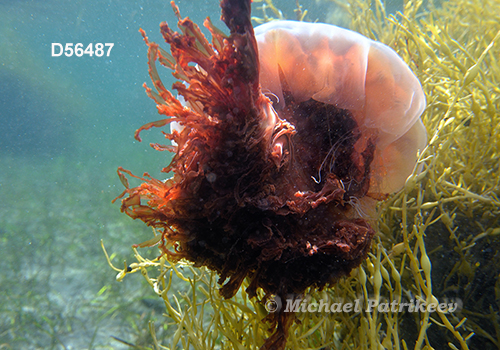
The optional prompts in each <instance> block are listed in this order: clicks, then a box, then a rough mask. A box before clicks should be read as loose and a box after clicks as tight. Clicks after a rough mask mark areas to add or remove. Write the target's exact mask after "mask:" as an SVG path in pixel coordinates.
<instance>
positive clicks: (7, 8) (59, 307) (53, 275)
mask: <svg viewBox="0 0 500 350" xmlns="http://www.w3.org/2000/svg"><path fill="white" fill-rule="evenodd" d="M275 3H276V5H277V6H278V7H280V8H281V9H283V10H284V11H285V15H286V16H287V17H288V18H294V13H293V8H295V1H285V0H281V1H275ZM177 4H178V5H179V7H180V9H181V14H182V15H183V16H189V17H190V18H192V19H193V20H194V21H195V22H196V23H199V24H201V23H202V22H203V19H204V18H205V17H206V16H210V17H211V18H212V19H213V20H214V23H216V25H217V26H219V27H221V28H222V27H223V25H222V24H221V23H220V22H219V21H218V18H219V7H218V0H196V1H188V0H184V1H177ZM290 4H292V5H290ZM301 4H302V5H304V7H305V8H308V9H309V10H310V13H309V14H308V16H309V18H308V19H309V20H316V19H318V20H319V21H326V16H327V11H325V9H326V8H327V6H328V5H326V4H323V3H321V4H316V2H315V1H309V2H306V1H302V2H301ZM254 5H256V4H254ZM396 7H397V6H394V9H395V8H396ZM287 11H288V12H287ZM161 21H167V22H169V23H170V24H171V25H172V26H173V27H174V26H175V23H176V19H175V16H174V15H173V12H172V10H171V7H170V4H169V3H168V2H167V1H120V2H118V1H111V0H109V1H71V2H68V1H16V2H11V1H1V2H0V60H1V62H0V63H1V65H0V125H1V126H0V196H1V201H0V295H1V296H2V297H1V298H0V299H1V300H0V348H2V346H5V347H6V348H12V349H50V348H54V349H111V348H113V349H120V348H128V346H127V345H125V344H123V343H121V342H119V341H117V340H116V339H115V338H113V337H116V338H119V339H122V340H125V341H128V342H131V343H134V344H137V345H141V342H145V343H147V341H148V339H149V338H148V337H149V334H148V330H147V321H148V320H149V319H150V318H154V317H155V314H156V315H158V314H159V313H161V304H159V306H160V307H159V308H156V306H157V304H156V303H157V300H156V299H155V297H154V296H153V293H152V291H151V290H150V289H149V288H146V287H144V286H143V287H142V288H141V283H142V278H141V277H140V276H134V277H132V278H129V279H127V280H125V281H124V282H122V283H117V282H115V281H114V276H115V272H114V271H112V270H111V269H110V268H109V267H108V265H107V263H106V260H105V258H104V255H103V253H102V251H101V248H100V240H101V239H103V240H104V242H105V244H106V247H107V249H108V251H109V252H115V253H116V254H117V257H116V258H115V260H114V262H115V264H117V265H120V264H121V261H123V260H124V259H129V260H130V259H131V253H132V252H131V250H130V248H129V247H130V245H132V244H133V243H137V242H140V241H143V240H145V239H146V238H148V237H149V236H150V230H149V229H148V228H146V227H144V226H143V225H141V224H140V223H137V222H133V221H132V220H130V218H128V217H126V216H125V215H123V214H120V213H119V205H118V204H114V205H113V204H111V200H112V199H113V198H115V197H116V196H117V195H119V194H120V193H121V191H122V189H123V188H122V185H121V183H120V181H119V179H118V177H117V176H116V169H117V167H118V166H124V167H125V168H127V169H130V170H131V171H132V172H134V173H138V174H140V173H141V172H142V171H144V170H148V171H149V172H150V173H151V174H152V175H156V176H158V175H159V172H160V169H161V168H162V167H163V166H165V165H167V162H168V155H166V154H162V153H158V152H156V151H154V150H152V149H151V148H150V147H149V145H148V144H149V142H161V141H162V138H161V135H160V134H159V133H158V132H144V133H143V135H142V136H143V139H144V142H143V143H142V144H139V143H138V142H137V141H135V140H134V138H133V133H134V130H135V129H137V128H138V127H140V126H141V125H143V124H144V123H147V122H150V121H153V120H156V119H159V118H158V115H157V113H156V108H155V106H154V103H153V101H151V100H150V99H149V98H147V96H146V94H145V92H144V88H143V87H142V84H143V83H144V82H149V77H148V70H147V64H146V61H147V58H146V51H147V47H146V45H145V44H144V42H143V40H142V37H141V35H140V34H139V33H138V29H139V28H143V29H144V30H145V31H146V32H147V34H148V36H149V37H150V39H152V40H154V41H157V42H162V40H161V37H160V34H159V27H158V25H159V23H160V22H161ZM52 43H62V44H63V45H64V44H66V43H73V44H76V43H82V44H84V47H86V46H87V45H88V44H89V43H93V44H95V43H113V44H114V46H113V48H112V50H111V52H110V55H109V57H106V55H104V56H103V57H96V56H95V55H94V56H93V57H89V56H88V55H83V56H82V57H76V56H75V55H73V56H72V57H66V56H64V55H63V56H60V57H52V56H51V45H52ZM167 74H168V73H165V74H164V75H165V79H166V80H165V82H166V85H167V86H168V85H169V84H171V83H172V82H173V80H172V79H170V78H169V77H168V76H167ZM158 310H159V311H158ZM156 317H159V316H156Z"/></svg>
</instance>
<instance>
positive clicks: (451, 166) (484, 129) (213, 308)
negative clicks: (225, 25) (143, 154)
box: [110, 1, 500, 349]
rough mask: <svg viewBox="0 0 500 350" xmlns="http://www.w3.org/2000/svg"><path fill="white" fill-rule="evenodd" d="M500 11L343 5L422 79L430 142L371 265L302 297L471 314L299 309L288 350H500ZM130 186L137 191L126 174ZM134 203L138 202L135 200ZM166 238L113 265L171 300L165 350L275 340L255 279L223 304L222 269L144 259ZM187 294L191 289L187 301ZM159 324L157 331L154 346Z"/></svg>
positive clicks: (489, 4)
mask: <svg viewBox="0 0 500 350" xmlns="http://www.w3.org/2000/svg"><path fill="white" fill-rule="evenodd" d="M267 3H271V2H270V1H268V2H267ZM499 8H500V4H499V2H498V1H486V2H483V1H468V2H455V1H454V2H444V3H442V4H440V5H439V6H436V5H434V4H433V3H432V2H428V3H426V4H425V7H424V6H423V3H422V1H416V2H407V3H406V4H405V8H404V11H403V12H402V13H400V14H397V15H395V16H394V15H390V16H387V15H386V13H385V9H384V6H383V5H382V3H380V2H375V3H373V4H372V3H371V2H361V1H350V2H349V3H348V4H347V5H344V10H345V11H346V12H347V13H349V14H350V15H351V18H352V24H351V28H352V29H354V30H356V31H358V32H360V33H362V34H364V35H366V36H368V37H369V38H371V39H373V40H377V41H380V42H382V43H385V44H387V45H389V46H390V47H392V48H393V49H394V50H395V51H396V52H397V53H398V54H399V55H400V56H401V57H402V58H403V59H404V61H405V62H406V63H407V64H408V65H409V66H410V68H411V70H412V71H413V72H414V73H415V74H416V75H417V77H418V79H419V80H420V82H421V84H422V87H423V90H424V92H425V94H426V96H427V102H428V106H427V108H426V110H425V111H424V114H423V115H422V120H423V123H424V125H425V127H426V129H427V133H428V135H429V142H428V145H427V147H426V148H425V149H424V150H423V151H422V152H421V153H420V154H419V157H418V161H417V163H418V164H417V166H416V167H415V168H414V170H413V173H412V174H411V175H410V176H409V177H408V178H407V180H406V182H405V184H404V188H403V190H402V191H400V192H399V193H397V194H395V195H392V196H390V197H389V198H388V199H387V200H385V201H384V202H382V203H381V204H380V205H379V207H378V213H379V219H378V223H377V224H378V230H377V232H376V234H375V237H374V239H373V243H372V245H371V251H370V252H369V253H368V255H367V258H366V259H365V260H364V261H363V263H362V264H361V266H359V267H358V268H357V269H355V270H353V272H352V273H351V275H350V276H347V277H344V278H340V279H339V280H338V281H337V283H336V284H335V285H334V286H331V287H328V288H325V289H322V290H321V291H317V290H316V288H311V289H310V290H306V291H305V293H304V295H305V296H306V298H309V299H308V300H310V301H311V300H312V301H314V300H316V301H318V300H331V301H344V302H345V301H349V300H355V299H361V300H363V301H364V303H366V302H367V301H368V300H376V301H384V300H389V301H393V300H397V301H404V300H407V301H408V300H415V301H417V300H418V301H420V302H426V303H427V304H431V303H435V302H439V301H442V300H445V299H450V300H460V301H461V303H460V308H459V309H457V310H455V311H453V312H449V313H445V312H442V311H440V310H437V311H435V312H430V311H429V310H428V309H426V310H423V311H422V312H397V311H393V310H384V311H380V310H378V309H377V308H374V309H372V310H369V311H367V310H366V309H365V308H363V309H362V310H361V311H359V312H356V311H351V312H337V313H328V314H325V313H318V312H303V313H300V312H299V313H297V315H296V318H297V320H298V322H295V323H292V324H288V326H289V330H288V334H287V347H289V348H292V349H306V348H307V349H310V348H313V349H330V348H354V349H375V348H377V349H378V348H387V349H409V348H415V349H422V348H428V349H430V348H437V349H444V348H451V349H469V348H471V349H473V348H479V347H483V348H486V349H489V348H491V349H494V348H498V347H499V346H500V327H499V314H498V313H499V306H500V305H499V304H500V282H499V280H498V275H499V271H498V263H497V261H498V258H499V256H498V255H499V254H500V253H499V250H498V248H499V234H500V225H499V223H498V220H499V219H498V218H499V214H500V201H499V198H498V194H499V181H500V180H499V177H498V176H497V175H496V174H497V173H498V167H499V162H500V161H499V159H500V157H499V150H500V127H499V122H500V120H499V119H500V117H499V114H498V110H499V107H500V106H499V104H500V98H499V92H500V91H499V79H500V67H499V66H498V63H497V58H498V57H499V54H500V49H499V46H500V45H499V43H498V42H499V40H500V21H499V20H498V17H496V16H498V15H497V13H499V12H498V10H499ZM212 29H213V28H212ZM188 30H189V29H188ZM212 32H213V33H214V32H215V30H214V29H213V31H212ZM191 33H193V32H191ZM219 44H221V43H220V42H219ZM149 49H150V52H151V50H152V45H151V43H149ZM167 55H168V54H165V55H163V54H162V56H163V57H168V56H167ZM150 57H151V55H150ZM162 63H164V64H165V65H167V66H168V65H169V64H170V65H171V62H168V61H165V62H162ZM150 67H151V69H153V67H154V66H153V65H151V64H150ZM199 72H201V71H199ZM148 92H149V94H151V91H149V90H148ZM165 96H167V95H164V96H161V98H163V99H165ZM155 97H156V96H155ZM167 97H168V96H167ZM156 99H158V97H156ZM165 124H166V123H164V124H163V125H165ZM151 126H161V125H151ZM151 126H150V127H151ZM178 132H179V135H180V134H182V132H183V130H182V129H179V131H178ZM175 141H178V140H175ZM177 144H178V145H179V143H177ZM157 147H158V148H161V147H160V146H157ZM419 170H421V171H419ZM122 180H123V182H124V183H125V184H126V185H127V188H128V183H127V182H126V181H125V178H124V177H123V176H122ZM167 182H168V181H167ZM129 198H132V197H129ZM125 200H127V199H125ZM125 204H136V205H137V204H140V202H138V197H136V198H135V199H133V200H132V202H128V203H127V202H125ZM128 207H129V206H128V205H125V208H126V209H127V208H128ZM131 214H132V215H131ZM133 214H134V213H132V212H130V213H129V215H131V216H133ZM146 214H148V215H151V216H152V213H151V212H146ZM162 237H163V236H162V234H161V232H156V236H155V238H153V239H151V240H150V241H148V242H144V243H143V244H140V245H137V246H136V247H135V248H134V252H135V256H136V258H137V262H134V263H131V264H130V265H128V266H125V268H124V269H118V268H115V269H116V270H117V271H118V272H119V275H118V277H117V278H118V279H120V280H121V279H123V278H124V277H125V276H126V275H127V274H128V273H133V272H137V271H141V273H142V274H143V275H144V276H145V278H146V280H147V281H148V283H149V284H150V285H151V287H152V288H153V289H154V291H155V292H156V293H157V294H158V295H160V296H161V297H162V299H163V300H164V302H165V305H166V313H167V315H168V318H167V319H166V321H165V324H163V325H161V326H160V327H163V329H164V330H165V329H169V330H170V331H171V334H172V337H171V340H169V341H166V342H165V344H164V345H160V343H161V341H160V340H159V339H156V337H154V338H155V344H154V346H155V348H169V349H174V348H176V347H182V348H184V349H187V348H190V347H192V348H195V349H215V348H220V349H240V348H241V349H257V348H259V347H261V346H262V345H263V344H264V342H265V339H266V338H269V337H270V336H271V334H272V332H273V328H272V327H270V324H269V323H266V322H263V320H265V319H267V320H269V319H271V320H272V317H273V316H272V313H268V311H267V310H266V309H265V308H264V306H263V305H262V304H263V302H265V301H266V300H267V299H265V293H264V292H263V291H262V290H261V289H256V288H250V289H249V290H250V291H252V293H251V294H250V295H249V294H248V293H247V292H246V291H245V288H248V287H249V286H251V282H252V281H251V280H249V279H245V280H243V281H239V282H240V283H242V284H243V288H239V289H238V288H235V290H232V292H231V293H230V296H232V298H229V299H225V298H223V297H222V296H221V295H220V294H219V292H218V290H217V289H218V283H217V282H218V276H217V274H216V273H215V272H212V271H209V270H207V269H206V268H203V267H201V268H200V267H194V266H193V265H191V264H189V263H187V262H185V261H183V260H180V261H177V260H178V259H177V257H175V256H171V255H170V256H169V255H168V254H166V255H162V256H160V257H157V258H146V257H144V255H146V254H145V253H139V251H138V250H137V248H139V247H140V248H144V247H147V246H151V245H153V244H155V243H160V246H162V245H163V247H165V246H166V244H167V243H166V242H165V241H162ZM162 251H163V252H165V249H163V250H162ZM177 253H179V254H182V251H180V252H177ZM148 255H149V253H148ZM151 255H152V256H154V255H155V253H151ZM110 263H111V261H110ZM209 267H212V268H213V266H209ZM215 270H217V269H216V268H215ZM219 272H220V271H219ZM179 283H184V285H185V287H186V288H187V290H186V288H184V289H183V292H182V293H181V292H177V291H176V286H178V285H180V284H179ZM238 286H239V284H238ZM253 294H255V295H256V297H254V298H252V297H253V296H254V295H253ZM226 296H227V295H226ZM270 315H271V316H270ZM157 326H158V325H154V324H152V323H151V324H150V329H151V331H152V334H153V336H154V334H155V332H156V331H157Z"/></svg>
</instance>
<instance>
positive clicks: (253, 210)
mask: <svg viewBox="0 0 500 350" xmlns="http://www.w3.org/2000/svg"><path fill="white" fill-rule="evenodd" d="M250 3H251V1H250V0H223V1H221V8H222V17H221V18H222V20H223V21H224V22H225V24H226V25H227V26H228V28H229V30H230V35H228V36H226V35H224V34H223V33H222V32H221V31H220V30H218V29H217V28H215V27H214V26H213V25H212V23H211V22H210V21H209V20H208V19H207V20H206V21H205V26H206V27H207V28H208V30H209V31H210V33H211V35H212V42H209V41H208V40H207V39H206V38H205V36H204V35H203V34H202V33H201V31H200V29H199V28H198V26H196V25H195V24H194V23H193V22H192V21H191V20H189V19H188V18H185V19H182V18H181V17H180V15H179V10H178V9H177V7H176V6H175V5H173V6H174V11H175V12H176V14H177V16H178V19H179V21H178V26H179V28H180V29H181V33H177V32H174V31H173V30H171V29H170V27H169V26H168V24H167V23H162V24H161V25H160V28H161V33H162V35H163V37H164V39H165V41H166V42H167V43H168V44H169V45H170V53H168V52H167V51H165V50H163V49H161V48H160V47H159V46H158V45H157V44H156V43H153V42H151V41H149V40H148V38H147V37H146V35H145V33H144V32H143V31H142V34H143V36H144V40H145V42H146V44H147V45H148V58H149V62H148V64H149V71H150V76H151V80H152V83H153V87H154V89H152V88H149V87H146V92H147V94H148V95H149V96H150V97H151V98H152V99H153V100H154V101H155V102H156V104H157V109H158V112H159V113H160V114H161V115H163V116H164V117H165V118H164V119H161V120H159V121H156V122H152V123H148V124H146V125H144V126H142V127H141V128H139V129H138V130H137V131H136V138H137V139H138V140H140V137H139V133H140V132H142V131H144V130H147V129H150V128H153V127H164V126H166V125H168V124H170V126H171V128H170V132H164V135H165V137H166V139H167V141H168V142H167V144H165V145H160V144H153V145H152V146H153V147H154V148H155V149H157V150H160V151H165V150H167V151H171V152H173V153H174V155H173V159H172V161H171V163H170V164H169V165H168V166H167V167H165V168H164V169H163V171H164V172H165V173H169V174H170V175H171V176H170V177H169V178H168V179H167V180H160V179H154V178H152V177H150V176H149V175H147V173H146V174H145V175H144V176H142V177H138V176H135V175H133V174H132V173H131V172H130V171H128V170H125V169H123V168H119V170H118V173H119V176H120V179H121V180H122V183H123V184H124V185H125V187H126V189H125V191H124V192H123V193H122V195H121V196H120V197H119V198H122V205H121V210H122V211H123V212H125V213H126V214H128V215H129V216H130V217H132V218H134V219H140V220H142V221H144V222H145V223H146V224H147V225H149V226H152V227H154V228H156V229H157V230H158V231H159V232H160V233H161V235H159V236H158V237H159V239H158V243H159V248H160V249H161V251H162V253H163V254H165V255H167V257H168V258H169V259H171V260H179V259H186V260H188V261H191V262H193V263H194V265H195V266H205V267H207V268H209V269H211V270H213V271H216V272H217V273H218V274H219V281H218V282H219V284H220V285H221V288H220V293H221V295H222V296H223V297H225V298H231V297H232V296H234V294H235V293H236V291H237V290H238V289H239V288H240V286H241V285H242V283H243V281H244V280H245V279H246V280H247V281H248V284H247V287H246V292H247V293H248V294H249V296H250V297H255V296H257V291H258V290H259V289H260V290H262V291H263V292H264V294H265V296H266V297H269V296H272V295H278V296H281V297H285V296H286V295H289V294H294V295H300V294H302V293H304V292H305V291H306V290H307V289H308V288H317V289H321V288H324V287H327V286H332V285H334V284H335V282H336V281H337V280H338V279H339V278H341V277H343V276H346V275H348V274H349V273H350V272H351V271H352V269H354V268H355V267H357V266H358V265H359V264H360V263H361V262H362V261H363V260H364V259H365V258H366V255H367V253H368V251H369V249H370V244H371V240H372V238H373V236H374V234H375V230H374V223H375V220H376V214H375V206H376V203H377V201H378V200H381V199H384V198H385V197H386V196H387V195H388V194H390V193H392V192H395V191H397V190H399V189H400V188H401V187H402V186H403V185H404V183H405V180H406V178H407V177H408V175H409V174H410V173H411V172H412V170H413V168H414V167H415V163H416V159H417V158H416V157H417V151H418V150H419V149H423V147H424V146H425V144H426V132H425V128H424V126H423V124H422V122H421V120H420V118H419V117H420V115H421V113H422V111H423V109H424V108H425V97H424V94H423V92H422V88H421V86H420V83H419V81H418V80H417V78H416V77H415V76H414V75H413V73H412V72H411V71H410V69H409V68H408V66H407V65H406V64H405V63H404V62H403V60H402V59H401V58H400V57H399V56H398V55H397V54H396V53H395V52H394V51H393V50H392V49H390V48H389V47H387V46H385V45H383V44H381V43H378V42H375V41H372V40H369V39H367V38H365V37H363V36H361V35H360V34H357V33H354V32H351V31H348V30H345V29H342V28H339V27H336V26H333V25H327V24H320V23H314V24H313V23H302V22H294V21H276V22H270V23H267V24H264V25H261V26H259V27H257V28H256V29H255V32H254V29H253V27H252V25H251V22H250ZM156 62H159V63H160V64H161V65H163V66H165V67H166V68H168V69H170V70H171V71H172V74H173V75H174V77H175V78H177V79H178V80H179V81H178V82H176V83H174V84H173V87H172V88H173V89H174V90H176V91H177V94H178V97H176V96H174V94H172V92H171V91H169V90H168V89H166V88H165V86H164V85H163V83H162V82H161V79H160V77H159V74H158V71H157V67H156ZM129 177H135V178H139V179H141V180H142V184H141V185H139V186H137V187H130V186H129V183H128V178H129ZM293 317H294V316H293V315H290V314H289V313H285V312H283V310H281V311H278V312H276V313H273V314H269V315H268V318H267V319H268V321H270V322H271V324H272V325H273V327H274V333H273V334H272V335H271V336H270V337H269V338H268V339H267V340H266V343H265V344H264V345H263V347H262V349H283V348H284V347H285V344H286V337H287V330H288V328H289V326H290V324H291V323H292V322H293V319H294V318H293Z"/></svg>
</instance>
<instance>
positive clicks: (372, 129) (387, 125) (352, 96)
mask: <svg viewBox="0 0 500 350" xmlns="http://www.w3.org/2000/svg"><path fill="white" fill-rule="evenodd" d="M255 36H256V39H257V44H258V48H259V60H260V83H261V86H262V89H263V91H269V92H272V94H274V95H275V96H276V99H275V103H274V108H275V109H276V110H277V111H278V114H280V111H283V110H284V109H285V104H286V100H287V99H286V98H284V92H283V81H285V82H286V85H287V89H288V91H289V93H290V95H291V97H292V98H293V100H294V103H301V102H305V101H308V100H310V99H312V100H315V101H318V102H322V103H324V104H328V105H332V106H335V107H336V108H338V109H345V110H348V111H349V112H350V113H351V114H352V116H353V119H354V120H355V122H356V123H357V127H358V128H359V130H360V133H361V134H362V135H363V137H361V138H360V139H359V140H358V141H357V143H356V144H355V145H354V147H356V148H358V149H362V148H363V147H364V143H365V142H366V141H367V140H368V139H369V138H371V139H372V140H374V142H375V144H376V149H375V154H374V157H373V160H372V163H371V165H370V191H371V192H376V193H393V192H395V191H397V190H399V189H401V188H402V187H403V185H404V183H405V181H406V179H407V177H408V175H410V173H411V172H412V170H413V168H414V166H415V162H416V157H417V150H420V151H421V150H423V148H424V147H425V145H426V142H427V135H426V131H425V127H424V125H423V124H422V121H421V120H420V115H421V114H422V112H423V110H424V108H425V105H426V102H425V95H424V93H423V90H422V87H421V85H420V82H419V81H418V79H417V78H416V77H415V75H414V74H413V73H412V72H411V70H410V68H409V67H408V66H407V65H406V63H405V62H404V61H403V60H402V59H401V58H400V57H399V56H398V55H397V54H396V53H395V52H394V51H393V50H392V49H391V48H389V47H388V46H386V45H383V44H381V43H379V42H375V41H373V40H370V39H368V38H366V37H364V36H362V35H360V34H358V33H356V32H353V31H350V30H346V29H343V28H340V27H337V26H334V25H329V24H324V23H308V22H296V21H273V22H268V23H266V24H263V25H260V26H258V27H256V28H255ZM280 75H281V77H280Z"/></svg>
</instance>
